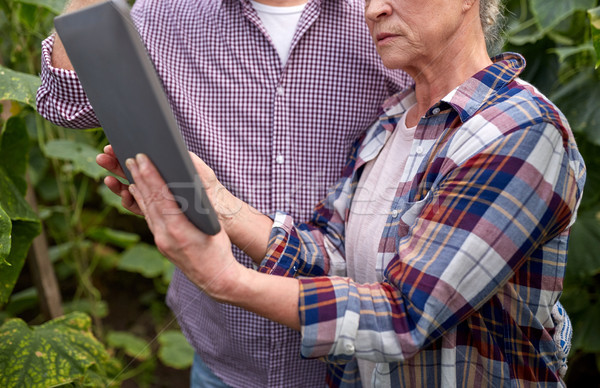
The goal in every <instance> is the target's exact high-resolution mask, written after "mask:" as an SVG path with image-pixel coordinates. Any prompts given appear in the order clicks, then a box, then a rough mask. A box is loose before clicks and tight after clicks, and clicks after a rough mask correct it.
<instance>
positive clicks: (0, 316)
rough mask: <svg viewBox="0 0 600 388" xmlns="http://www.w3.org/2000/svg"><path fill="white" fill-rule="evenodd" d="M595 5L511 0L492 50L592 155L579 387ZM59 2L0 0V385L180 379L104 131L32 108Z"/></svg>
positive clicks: (594, 277)
mask: <svg viewBox="0 0 600 388" xmlns="http://www.w3.org/2000/svg"><path fill="white" fill-rule="evenodd" d="M598 5H599V4H598V0H569V1H566V0H507V3H506V12H505V14H506V34H505V40H504V42H503V44H502V47H501V48H497V49H496V50H493V51H500V50H502V51H516V52H520V53H521V54H523V55H524V56H525V58H526V60H527V63H528V66H527V69H526V71H525V73H524V74H523V78H524V79H526V80H528V81H530V82H532V83H533V84H534V85H535V86H537V87H538V88H539V89H540V90H541V91H542V92H543V93H544V94H546V95H547V96H549V97H550V99H551V100H552V101H554V102H555V103H556V104H557V105H558V107H559V108H560V109H561V110H562V111H563V112H564V113H565V115H566V116H567V118H568V119H569V122H570V123H571V126H572V128H573V130H574V132H575V134H576V137H577V140H578V144H579V148H580V150H581V152H582V154H583V156H584V158H585V160H586V164H587V167H588V179H587V183H586V188H585V193H584V198H583V200H582V203H581V207H580V212H579V217H578V220H577V222H576V224H575V225H574V226H573V229H572V238H571V245H570V247H569V263H568V266H567V275H566V279H565V282H564V293H563V296H562V298H561V301H562V302H563V304H564V305H565V307H566V308H567V311H568V312H569V314H570V316H571V319H572V321H573V324H574V330H575V335H574V341H573V349H572V351H571V354H570V358H569V365H570V367H569V372H568V375H567V379H566V380H567V383H568V384H569V385H573V386H590V385H591V384H592V383H591V382H593V381H599V380H600V379H599V377H600V372H599V370H600V330H599V329H600V323H599V322H600V254H598V252H597V249H598V248H599V247H600V190H599V189H600V175H599V174H600V152H599V151H600V109H598V108H599V107H600V71H599V70H598V69H597V67H598V65H599V64H600V7H598ZM63 7H64V0H0V9H2V12H1V13H0V39H1V40H0V101H2V105H1V109H2V111H1V116H0V125H1V126H2V132H1V133H0V325H1V326H0V372H1V373H0V385H1V386H3V387H21V386H26V387H29V386H32V387H33V386H40V387H41V386H47V385H50V384H52V385H68V386H141V387H151V386H152V387H160V386H178V385H181V386H185V385H187V373H188V370H187V369H188V368H189V365H190V363H191V359H192V354H193V351H192V350H191V348H190V347H189V345H187V343H186V342H185V340H184V339H183V337H182V335H181V332H180V331H179V329H178V327H177V325H176V322H175V321H174V319H173V316H172V315H171V313H170V312H169V310H168V308H167V307H166V306H165V304H164V296H165V292H166V288H167V285H168V283H169V281H170V277H171V274H172V271H173V267H172V265H171V264H170V263H169V262H168V261H166V260H165V259H164V258H163V257H162V256H161V255H160V254H159V253H158V252H157V251H156V249H155V248H154V247H153V245H152V239H151V236H150V235H149V233H148V231H147V229H146V227H145V224H144V222H143V220H140V219H139V218H138V217H136V216H134V215H131V214H128V213H127V212H125V211H124V210H123V209H121V207H120V203H119V199H118V198H117V197H115V196H114V195H112V193H110V192H109V191H108V190H107V189H106V187H104V186H103V185H102V184H101V178H102V176H103V174H104V172H103V171H102V170H101V169H100V168H99V167H98V166H96V165H95V163H94V159H95V155H96V154H97V153H98V152H99V150H101V149H102V147H103V146H104V145H105V144H106V139H105V138H104V136H103V133H102V131H101V130H99V129H98V130H90V131H74V130H68V129H65V128H60V127H56V126H54V125H52V124H50V123H48V122H47V121H45V120H43V119H42V118H41V117H40V116H39V115H38V114H37V113H36V112H35V103H34V96H35V91H36V89H37V86H38V85H39V77H38V73H39V68H40V43H41V41H42V40H43V39H44V38H45V37H46V36H47V35H48V34H49V33H50V31H51V29H52V19H53V17H54V16H55V15H56V14H58V13H60V12H61V10H62V9H63ZM27 189H30V192H31V193H33V194H34V195H33V198H34V199H35V202H32V201H31V197H30V199H29V201H26V199H25V194H26V192H27ZM36 202H37V206H35V205H36ZM30 205H34V206H33V207H31V206H30ZM42 231H44V232H45V234H41V235H40V234H39V233H40V232H42ZM38 235H39V236H42V238H43V239H44V244H45V245H47V253H48V255H49V257H50V260H51V261H52V266H53V268H54V271H55V273H56V276H57V278H58V281H59V284H60V291H61V294H62V300H63V301H62V308H63V310H64V313H65V315H64V316H62V317H59V318H57V319H54V320H50V321H47V317H45V316H44V314H42V311H41V310H40V307H39V302H40V296H39V293H38V290H37V289H36V288H35V287H34V286H33V282H32V275H33V274H32V273H31V271H30V269H29V268H28V267H27V266H25V265H24V264H25V262H26V257H27V252H28V250H29V247H30V245H31V242H32V239H33V238H34V237H35V236H38ZM39 238H40V237H38V239H39ZM54 337H58V338H59V339H60V340H59V341H56V340H53V339H52V338H54Z"/></svg>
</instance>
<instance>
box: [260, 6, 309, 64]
mask: <svg viewBox="0 0 600 388" xmlns="http://www.w3.org/2000/svg"><path fill="white" fill-rule="evenodd" d="M250 2H251V3H252V7H254V9H255V10H256V13H257V14H258V17H259V18H260V20H261V21H262V22H263V25H264V26H265V28H266V29H267V32H268V33H269V37H270V38H271V42H272V43H273V45H274V46H275V49H276V50H277V54H279V59H281V64H282V65H285V62H286V61H287V58H288V55H289V52H290V47H291V45H292V39H293V38H294V33H295V32H296V27H297V26H298V22H299V21H300V16H301V15H302V11H303V10H304V7H305V6H306V3H304V4H301V5H294V6H291V7H274V6H271V5H265V4H262V3H258V2H256V1H253V0H250Z"/></svg>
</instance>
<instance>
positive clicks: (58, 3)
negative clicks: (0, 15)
mask: <svg viewBox="0 0 600 388" xmlns="http://www.w3.org/2000/svg"><path fill="white" fill-rule="evenodd" d="M18 2H19V3H23V4H31V5H35V6H38V7H42V8H46V9H47V10H50V11H52V12H54V13H55V14H57V15H58V14H60V13H62V12H63V10H64V9H65V5H66V3H67V1H66V0H18Z"/></svg>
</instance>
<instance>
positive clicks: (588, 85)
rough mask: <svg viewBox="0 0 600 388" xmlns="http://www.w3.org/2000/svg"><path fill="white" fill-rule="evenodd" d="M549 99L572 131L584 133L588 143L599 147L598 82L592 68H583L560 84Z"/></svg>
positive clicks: (599, 99) (599, 112)
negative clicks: (567, 121)
mask: <svg viewBox="0 0 600 388" xmlns="http://www.w3.org/2000/svg"><path fill="white" fill-rule="evenodd" d="M550 99H551V100H552V101H554V103H555V104H556V105H557V106H558V107H559V108H560V109H561V110H562V112H563V113H564V114H565V116H567V118H568V119H569V124H570V125H571V128H573V130H574V131H582V132H584V133H585V134H586V135H587V137H588V138H589V139H590V141H592V142H594V143H595V144H598V145H600V109H598V101H600V81H598V80H597V79H596V77H595V75H594V69H593V68H592V67H588V68H583V69H581V70H580V71H579V74H577V75H576V76H575V77H573V78H572V79H570V80H569V81H568V82H566V83H564V84H562V85H561V86H560V87H559V88H558V89H557V91H556V92H555V93H553V94H552V95H551V96H550Z"/></svg>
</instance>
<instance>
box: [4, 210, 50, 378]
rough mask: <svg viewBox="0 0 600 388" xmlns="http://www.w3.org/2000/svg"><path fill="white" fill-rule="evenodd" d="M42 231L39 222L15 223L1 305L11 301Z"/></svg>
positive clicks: (13, 224)
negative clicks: (34, 240) (32, 245)
mask: <svg viewBox="0 0 600 388" xmlns="http://www.w3.org/2000/svg"><path fill="white" fill-rule="evenodd" d="M40 230H41V226H40V223H39V222H25V221H13V223H12V239H11V247H10V254H9V255H8V258H7V259H6V261H7V262H8V263H9V264H10V265H0V305H2V304H4V303H6V302H7V301H8V300H9V298H10V294H11V292H12V290H13V288H14V287H15V284H16V282H17V279H18V278H19V274H20V273H21V269H22V268H23V265H24V264H25V258H26V257H27V252H28V251H29V247H30V246H31V242H32V241H33V239H34V237H35V236H37V235H38V234H39V233H40ZM0 342H1V341H0ZM0 370H2V369H1V368H0ZM0 386H2V384H0Z"/></svg>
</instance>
